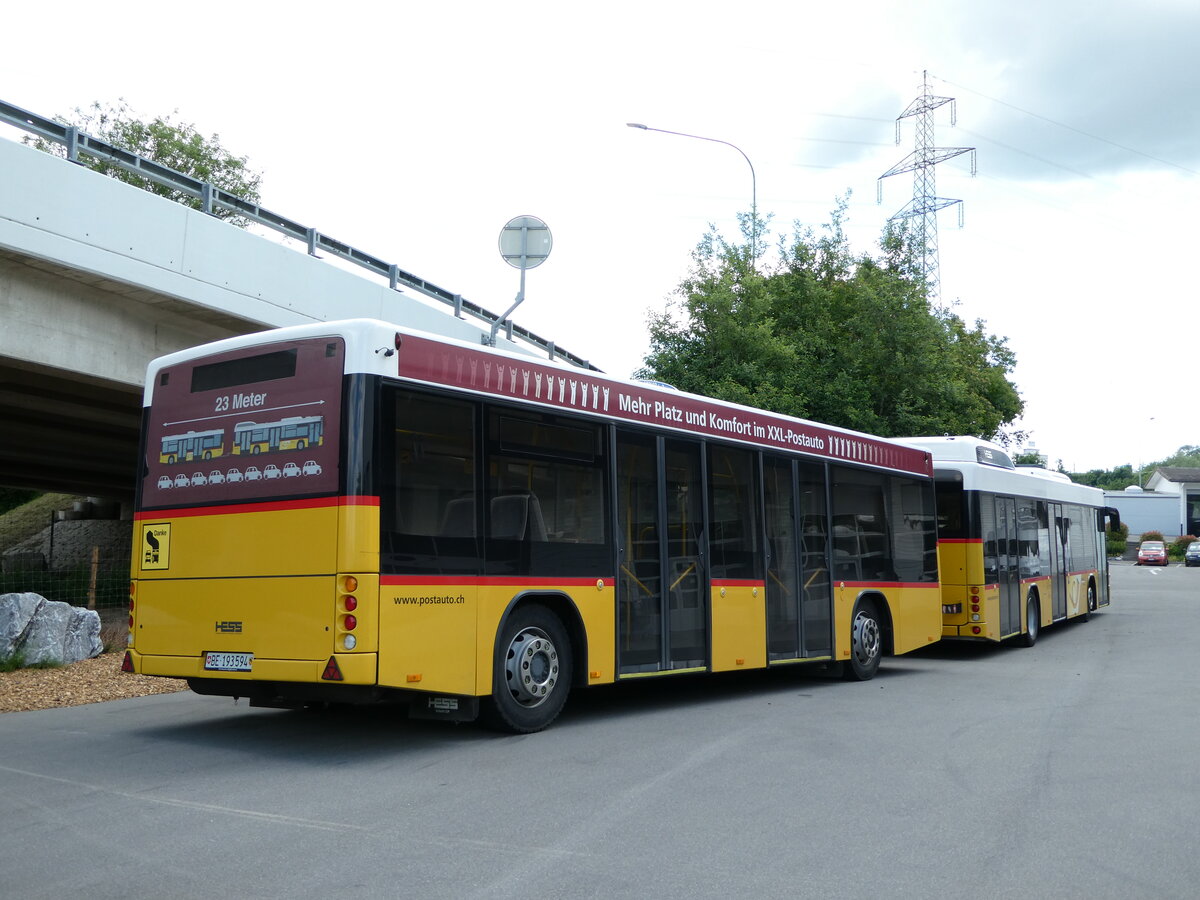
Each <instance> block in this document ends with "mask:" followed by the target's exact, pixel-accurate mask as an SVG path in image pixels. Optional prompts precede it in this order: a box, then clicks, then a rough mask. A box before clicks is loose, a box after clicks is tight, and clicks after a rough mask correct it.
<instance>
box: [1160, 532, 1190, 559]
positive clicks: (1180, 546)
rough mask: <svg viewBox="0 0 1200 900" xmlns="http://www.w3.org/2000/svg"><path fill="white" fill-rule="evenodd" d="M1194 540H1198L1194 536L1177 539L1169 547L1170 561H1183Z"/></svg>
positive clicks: (1168, 555)
mask: <svg viewBox="0 0 1200 900" xmlns="http://www.w3.org/2000/svg"><path fill="white" fill-rule="evenodd" d="M1194 540H1196V536H1195V535H1194V534H1185V535H1183V536H1182V537H1177V538H1175V540H1173V541H1172V542H1171V545H1170V546H1169V547H1167V557H1168V558H1169V559H1176V560H1182V559H1183V557H1184V555H1185V554H1186V553H1187V548H1188V544H1190V543H1191V542H1192V541H1194Z"/></svg>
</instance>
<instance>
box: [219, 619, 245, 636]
mask: <svg viewBox="0 0 1200 900" xmlns="http://www.w3.org/2000/svg"><path fill="white" fill-rule="evenodd" d="M217 633H218V634H241V633H242V623H241V622H218V623H217Z"/></svg>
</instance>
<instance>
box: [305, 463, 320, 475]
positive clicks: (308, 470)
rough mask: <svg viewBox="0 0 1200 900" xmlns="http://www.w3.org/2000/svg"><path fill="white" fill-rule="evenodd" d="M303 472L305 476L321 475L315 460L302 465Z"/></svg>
mask: <svg viewBox="0 0 1200 900" xmlns="http://www.w3.org/2000/svg"><path fill="white" fill-rule="evenodd" d="M303 472H304V474H305V475H320V474H321V466H320V465H319V464H318V463H317V461H316V460H314V459H310V460H308V461H307V462H305V463H304V466H303Z"/></svg>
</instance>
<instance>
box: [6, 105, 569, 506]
mask: <svg viewBox="0 0 1200 900" xmlns="http://www.w3.org/2000/svg"><path fill="white" fill-rule="evenodd" d="M8 109H10V110H11V109H13V108H12V107H8ZM42 121H43V122H45V121H48V120H42ZM83 137H85V138H86V135H85V136H83ZM264 212H265V211H264ZM275 219H278V220H279V221H282V222H287V220H283V219H282V218H281V217H275ZM272 221H274V219H272ZM288 224H292V223H288ZM280 230H285V229H280ZM308 235H309V240H308V247H309V249H310V250H315V249H320V248H322V247H326V246H332V247H334V248H335V252H336V253H338V254H342V249H343V246H342V245H337V244H336V243H335V242H331V241H329V240H328V239H327V238H324V237H323V236H319V235H317V234H316V232H315V231H312V230H311V229H310V230H309V231H308ZM345 249H346V250H351V248H345ZM353 253H357V251H352V252H350V253H347V254H342V255H344V256H346V258H349V259H351V261H355V262H358V261H359V260H358V259H356V258H354V256H353ZM359 256H360V257H363V258H365V259H367V260H369V261H370V263H371V266H370V267H372V268H374V269H379V266H380V264H379V263H378V261H377V260H374V259H373V258H370V257H365V255H363V254H359ZM360 264H362V263H361V262H360ZM384 265H385V269H384V271H386V264H384ZM396 271H397V270H396V267H394V266H392V267H391V272H392V277H391V279H390V282H389V283H377V282H375V281H372V280H371V279H370V278H368V277H363V276H361V275H358V274H357V273H355V272H350V271H346V270H343V269H341V268H339V267H337V266H335V265H332V264H330V263H329V262H326V261H323V260H321V259H318V258H317V257H316V256H315V255H311V254H310V253H305V252H303V250H296V249H292V248H291V247H289V246H285V245H283V244H281V243H277V242H275V241H273V240H270V239H267V238H264V237H261V236H258V235H255V234H252V233H250V232H248V231H246V230H243V229H240V228H237V227H235V226H232V225H230V224H227V223H225V222H223V221H221V220H218V219H217V218H215V217H213V216H210V215H207V214H205V213H203V212H200V211H197V210H193V209H189V208H187V207H185V206H183V205H180V204H177V203H174V202H172V201H170V200H166V199H163V198H161V197H158V196H155V195H153V194H151V193H149V192H147V191H144V190H142V189H140V188H137V187H133V186H130V185H127V184H124V183H122V182H119V181H117V180H116V179H113V178H109V177H107V176H104V175H100V174H97V173H95V172H92V171H90V170H89V169H87V168H85V167H83V166H80V165H77V164H75V163H72V162H69V161H68V160H65V159H61V158H58V157H55V156H51V155H50V154H47V153H43V152H40V151H37V150H34V149H32V148H30V147H26V146H24V145H22V144H19V143H16V142H14V141H9V140H4V139H0V485H5V486H9V487H33V488H39V489H45V490H60V491H71V492H79V493H86V494H90V495H96V496H102V497H108V498H114V499H120V500H128V499H130V497H131V494H132V486H133V483H134V473H135V467H136V456H137V444H138V432H139V419H140V413H141V393H142V382H143V376H144V372H145V366H146V364H147V363H148V362H149V361H150V360H151V359H153V358H154V357H156V356H159V355H161V354H164V353H168V352H171V351H174V350H179V349H182V348H185V347H190V346H194V345H196V344H199V343H204V342H206V341H209V340H215V339H218V338H222V337H228V336H231V335H237V334H246V333H250V332H254V331H260V330H262V329H264V328H268V327H276V326H281V325H291V324H299V323H304V322H313V321H327V320H330V319H340V318H347V317H354V316H370V317H376V318H381V319H385V320H388V321H395V322H398V323H403V324H405V325H407V326H410V327H414V328H419V329H423V330H427V331H432V332H435V333H438V334H442V335H447V336H451V337H456V338H460V339H464V340H471V341H478V340H479V339H480V336H481V335H482V334H485V333H488V332H490V331H491V330H492V329H491V327H490V325H489V324H488V318H487V317H489V316H490V318H491V321H492V322H495V320H496V316H494V314H491V313H487V312H486V311H485V310H481V308H479V307H474V306H473V305H471V304H466V309H467V312H472V311H473V312H474V318H470V317H468V316H466V315H464V313H463V305H462V304H461V302H460V304H459V307H458V308H457V309H455V308H452V307H450V306H447V305H444V304H438V303H437V302H436V300H437V299H441V300H443V301H445V300H446V299H447V297H452V295H448V294H446V292H444V291H441V290H440V289H436V288H432V286H426V285H425V284H424V283H423V282H419V281H418V280H413V279H412V278H411V276H407V277H409V279H410V280H409V282H407V283H405V284H402V285H399V286H400V287H404V286H407V285H408V284H417V285H418V287H419V288H421V290H422V291H423V292H424V293H425V294H427V295H430V296H433V297H435V300H434V301H429V300H426V299H425V298H424V297H423V296H421V293H420V292H413V291H410V292H407V293H401V291H400V290H399V289H397V288H394V287H393V284H395V283H396V281H397V276H396ZM402 275H405V276H406V273H402ZM431 288H432V290H431ZM442 295H446V296H442ZM533 337H534V338H536V336H533ZM538 340H539V341H540V339H538ZM533 343H535V344H536V341H535V342H533ZM497 344H498V345H499V346H503V347H507V348H509V349H516V350H523V351H526V352H535V350H534V349H533V346H532V345H531V342H530V341H528V340H525V339H522V338H521V337H520V335H519V334H518V335H517V337H516V338H514V337H513V336H512V332H508V331H501V332H500V334H499V335H498V336H497ZM550 347H551V349H550V352H551V354H553V353H554V350H553V346H552V345H550ZM574 361H575V362H580V361H579V360H574Z"/></svg>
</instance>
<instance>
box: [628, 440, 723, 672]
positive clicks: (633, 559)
mask: <svg viewBox="0 0 1200 900" xmlns="http://www.w3.org/2000/svg"><path fill="white" fill-rule="evenodd" d="M703 485H704V480H703V466H702V461H701V453H700V444H699V443H697V442H695V441H683V440H676V439H673V438H664V437H654V436H652V435H643V434H637V433H625V432H619V433H618V435H617V524H618V545H619V550H618V552H619V553H620V560H619V566H620V568H619V571H620V577H619V578H618V580H617V582H618V597H617V606H618V621H617V627H618V635H617V647H618V659H619V669H620V672H621V673H623V674H630V673H636V672H657V671H667V670H671V669H685V668H697V667H701V666H707V665H708V603H707V597H708V591H709V587H708V573H707V565H706V561H705V559H704V552H703V549H704V541H705V533H704V488H703Z"/></svg>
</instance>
